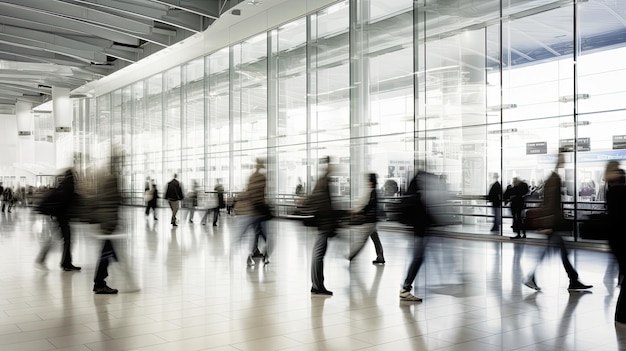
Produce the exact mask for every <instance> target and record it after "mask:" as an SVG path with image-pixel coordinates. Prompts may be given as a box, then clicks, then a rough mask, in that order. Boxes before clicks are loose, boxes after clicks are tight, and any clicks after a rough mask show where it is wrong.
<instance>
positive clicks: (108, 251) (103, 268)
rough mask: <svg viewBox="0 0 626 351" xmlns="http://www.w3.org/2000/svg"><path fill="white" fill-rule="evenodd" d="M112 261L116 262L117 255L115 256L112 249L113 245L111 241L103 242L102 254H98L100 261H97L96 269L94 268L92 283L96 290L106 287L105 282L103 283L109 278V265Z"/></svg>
mask: <svg viewBox="0 0 626 351" xmlns="http://www.w3.org/2000/svg"><path fill="white" fill-rule="evenodd" d="M112 260H116V261H117V255H116V254H115V250H114V249H113V243H112V242H111V240H105V241H104V246H103V247H102V253H101V254H100V259H99V260H98V267H97V268H96V275H95V276H94V278H93V282H94V285H95V287H96V288H101V287H104V286H106V282H105V281H104V280H105V279H106V278H107V277H108V276H109V270H108V268H109V263H110V262H111V261H112Z"/></svg>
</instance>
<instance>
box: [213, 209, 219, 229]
mask: <svg viewBox="0 0 626 351" xmlns="http://www.w3.org/2000/svg"><path fill="white" fill-rule="evenodd" d="M219 218H220V208H219V207H216V208H214V209H213V225H217V220H218V219H219Z"/></svg>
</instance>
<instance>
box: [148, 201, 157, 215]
mask: <svg viewBox="0 0 626 351" xmlns="http://www.w3.org/2000/svg"><path fill="white" fill-rule="evenodd" d="M150 209H152V214H153V215H154V218H156V203H151V202H148V203H147V205H146V216H149V215H150Z"/></svg>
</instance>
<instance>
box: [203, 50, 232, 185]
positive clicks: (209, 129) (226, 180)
mask: <svg viewBox="0 0 626 351" xmlns="http://www.w3.org/2000/svg"><path fill="white" fill-rule="evenodd" d="M205 64H206V68H205V72H206V73H205V74H206V78H205V84H206V94H207V98H206V104H207V108H206V111H207V123H206V137H207V140H206V152H207V160H206V163H207V169H206V179H207V188H208V189H209V190H211V189H213V188H215V185H216V183H217V181H218V179H219V180H220V182H221V184H222V185H223V186H224V189H225V190H229V189H230V188H231V186H230V177H229V171H230V169H231V168H230V155H229V150H230V70H229V50H228V48H226V49H222V50H220V51H217V52H215V53H213V54H211V55H209V56H208V57H207V58H206V60H205Z"/></svg>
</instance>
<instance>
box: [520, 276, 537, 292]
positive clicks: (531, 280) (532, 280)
mask: <svg viewBox="0 0 626 351" xmlns="http://www.w3.org/2000/svg"><path fill="white" fill-rule="evenodd" d="M524 285H526V286H527V287H529V288H531V289H533V290H536V291H541V288H540V287H539V286H538V285H537V283H535V277H531V278H529V279H527V280H526V281H525V282H524Z"/></svg>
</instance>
